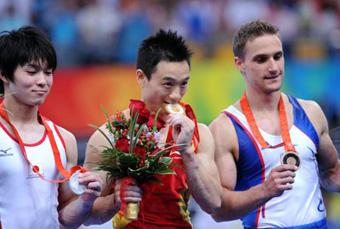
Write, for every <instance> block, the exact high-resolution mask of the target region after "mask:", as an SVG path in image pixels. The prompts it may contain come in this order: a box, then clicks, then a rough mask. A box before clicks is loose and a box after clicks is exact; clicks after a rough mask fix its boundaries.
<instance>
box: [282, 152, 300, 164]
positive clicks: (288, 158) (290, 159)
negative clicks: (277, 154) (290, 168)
mask: <svg viewBox="0 0 340 229" xmlns="http://www.w3.org/2000/svg"><path fill="white" fill-rule="evenodd" d="M282 162H283V164H288V165H295V166H296V167H298V168H299V166H300V157H299V155H298V154H297V153H295V152H294V151H288V152H285V154H284V155H283V158H282Z"/></svg>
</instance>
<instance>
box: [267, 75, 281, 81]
mask: <svg viewBox="0 0 340 229" xmlns="http://www.w3.org/2000/svg"><path fill="white" fill-rule="evenodd" d="M279 76H280V75H275V76H265V77H264V79H265V80H272V79H276V78H278V77H279Z"/></svg>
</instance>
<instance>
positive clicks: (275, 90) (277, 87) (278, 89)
mask: <svg viewBox="0 0 340 229" xmlns="http://www.w3.org/2000/svg"><path fill="white" fill-rule="evenodd" d="M265 91H266V93H268V94H271V93H274V92H278V91H281V85H280V86H276V87H267V88H266V89H265Z"/></svg>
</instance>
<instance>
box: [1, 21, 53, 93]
mask: <svg viewBox="0 0 340 229" xmlns="http://www.w3.org/2000/svg"><path fill="white" fill-rule="evenodd" d="M31 62H37V63H46V64H47V67H48V68H49V69H52V71H54V70H55V69H56V68H57V56H56V51H55V49H54V47H53V45H52V43H51V41H50V40H49V38H48V36H47V35H46V34H45V33H44V32H42V31H41V30H40V29H38V28H36V27H33V26H24V27H21V28H19V29H17V30H12V31H4V32H2V33H1V34H0V71H1V74H2V75H3V76H4V77H5V78H6V79H8V80H10V81H12V82H13V81H14V76H13V74H14V72H15V70H16V68H17V67H18V66H19V65H20V66H23V65H25V64H27V63H31ZM2 92H3V82H2V81H1V80H0V93H2Z"/></svg>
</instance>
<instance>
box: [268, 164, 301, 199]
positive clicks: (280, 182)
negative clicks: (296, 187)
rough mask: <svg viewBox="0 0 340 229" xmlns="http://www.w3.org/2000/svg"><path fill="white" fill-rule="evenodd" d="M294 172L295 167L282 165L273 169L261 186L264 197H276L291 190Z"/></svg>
mask: <svg viewBox="0 0 340 229" xmlns="http://www.w3.org/2000/svg"><path fill="white" fill-rule="evenodd" d="M296 170H297V167H296V166H295V165H288V164H283V165H279V166H277V167H275V168H274V169H273V170H272V171H271V172H270V174H269V177H268V179H267V180H266V181H265V182H264V184H263V191H264V193H265V194H266V196H269V197H270V198H272V197H277V196H280V195H281V194H282V193H283V192H284V191H285V190H290V189H292V188H293V183H294V177H295V172H296Z"/></svg>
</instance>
